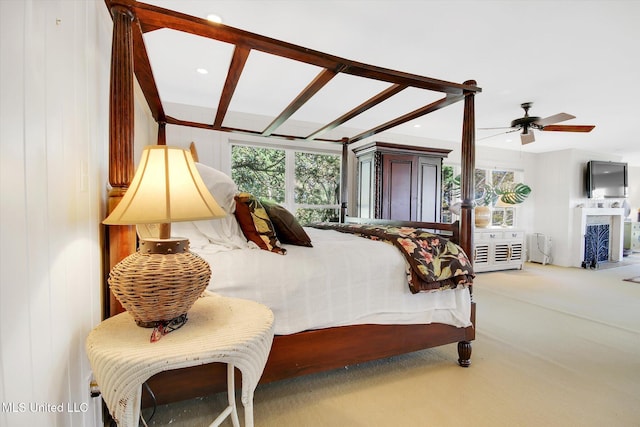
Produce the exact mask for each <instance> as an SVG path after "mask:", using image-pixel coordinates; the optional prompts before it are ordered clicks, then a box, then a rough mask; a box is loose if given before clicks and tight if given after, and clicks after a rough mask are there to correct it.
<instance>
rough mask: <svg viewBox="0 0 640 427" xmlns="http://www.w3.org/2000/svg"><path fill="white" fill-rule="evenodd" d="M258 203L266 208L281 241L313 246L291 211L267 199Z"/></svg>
mask: <svg viewBox="0 0 640 427" xmlns="http://www.w3.org/2000/svg"><path fill="white" fill-rule="evenodd" d="M260 203H262V206H264V208H265V209H266V211H267V215H269V218H270V219H271V222H272V223H273V226H274V228H275V230H276V236H278V239H279V240H280V241H281V242H282V243H289V244H291V245H297V246H307V247H310V248H311V247H313V245H312V244H311V238H310V237H309V235H308V234H307V232H306V231H304V229H303V228H302V226H301V225H300V223H299V222H298V220H297V219H296V217H295V216H293V214H292V213H291V212H289V211H288V210H287V209H286V208H284V207H283V206H280V205H278V204H277V203H274V202H271V201H268V200H261V201H260Z"/></svg>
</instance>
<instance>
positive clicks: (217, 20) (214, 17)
mask: <svg viewBox="0 0 640 427" xmlns="http://www.w3.org/2000/svg"><path fill="white" fill-rule="evenodd" d="M207 20H208V21H211V22H215V23H216V24H222V17H221V16H220V15H216V14H215V13H210V14H208V15H207Z"/></svg>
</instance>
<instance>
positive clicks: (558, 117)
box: [536, 113, 576, 127]
mask: <svg viewBox="0 0 640 427" xmlns="http://www.w3.org/2000/svg"><path fill="white" fill-rule="evenodd" d="M575 118H576V116H572V115H571V114H567V113H558V114H554V115H553V116H549V117H545V118H544V119H540V120H538V121H536V124H537V125H538V126H542V127H545V126H547V125H550V124H553V123H560V122H564V121H565V120H571V119H575Z"/></svg>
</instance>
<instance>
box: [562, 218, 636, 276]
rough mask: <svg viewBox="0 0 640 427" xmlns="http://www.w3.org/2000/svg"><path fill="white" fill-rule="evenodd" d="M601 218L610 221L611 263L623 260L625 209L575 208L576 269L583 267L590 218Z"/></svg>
mask: <svg viewBox="0 0 640 427" xmlns="http://www.w3.org/2000/svg"><path fill="white" fill-rule="evenodd" d="M590 216H591V217H593V216H601V217H607V218H608V220H609V225H610V227H609V232H610V236H609V261H611V262H619V261H621V260H622V242H623V239H624V227H623V225H624V224H623V223H624V209H623V208H575V211H574V218H573V227H574V233H573V236H574V239H576V240H575V241H574V246H573V247H574V248H575V249H574V253H573V262H572V263H571V265H573V266H574V267H580V266H582V261H583V258H584V236H585V233H586V229H587V224H588V221H589V219H588V217H590Z"/></svg>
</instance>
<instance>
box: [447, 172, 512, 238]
mask: <svg viewBox="0 0 640 427" xmlns="http://www.w3.org/2000/svg"><path fill="white" fill-rule="evenodd" d="M474 179H475V186H474V189H475V195H474V197H475V200H476V203H477V204H487V205H489V206H492V222H491V225H495V226H513V225H515V222H514V221H515V217H516V209H517V208H516V207H515V206H506V207H505V206H499V205H498V206H497V205H496V202H497V197H495V195H494V197H493V198H492V197H491V195H492V193H491V192H490V191H487V189H488V188H497V187H500V186H501V185H503V184H507V183H513V182H516V172H515V171H509V170H499V169H478V168H476V170H475V173H474ZM442 186H443V187H442V221H443V222H453V221H455V219H456V217H455V214H454V213H453V212H451V210H450V207H451V205H453V204H455V203H456V202H459V201H460V172H459V168H457V167H454V166H450V165H444V166H443V167H442Z"/></svg>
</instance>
